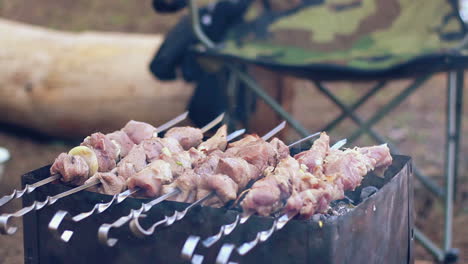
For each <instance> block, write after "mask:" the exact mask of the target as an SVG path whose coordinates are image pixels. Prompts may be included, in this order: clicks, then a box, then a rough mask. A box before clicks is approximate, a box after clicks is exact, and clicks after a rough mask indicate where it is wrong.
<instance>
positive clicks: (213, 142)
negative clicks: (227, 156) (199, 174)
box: [198, 125, 227, 154]
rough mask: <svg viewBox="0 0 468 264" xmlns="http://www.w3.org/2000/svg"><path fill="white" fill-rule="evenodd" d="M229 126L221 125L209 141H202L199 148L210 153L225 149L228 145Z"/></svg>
mask: <svg viewBox="0 0 468 264" xmlns="http://www.w3.org/2000/svg"><path fill="white" fill-rule="evenodd" d="M226 138H227V126H226V125H223V126H221V127H220V128H219V129H218V131H216V133H215V134H214V135H213V136H212V137H211V138H209V139H208V140H207V141H205V142H202V143H201V144H200V145H199V146H198V150H200V151H203V152H205V153H207V154H208V153H210V152H212V151H214V150H217V149H218V150H221V151H224V150H225V149H226V146H227V139H226Z"/></svg>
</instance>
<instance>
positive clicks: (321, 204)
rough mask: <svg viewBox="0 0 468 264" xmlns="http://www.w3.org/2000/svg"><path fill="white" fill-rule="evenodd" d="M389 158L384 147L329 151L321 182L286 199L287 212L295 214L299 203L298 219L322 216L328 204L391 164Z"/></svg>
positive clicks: (386, 148) (305, 186)
mask: <svg viewBox="0 0 468 264" xmlns="http://www.w3.org/2000/svg"><path fill="white" fill-rule="evenodd" d="M391 161H392V157H391V155H390V151H389V149H388V147H387V146H386V145H381V146H374V147H367V148H355V149H347V150H345V151H340V150H330V151H329V153H328V155H327V157H326V159H325V165H324V175H326V176H325V178H324V179H318V182H316V183H315V185H314V184H312V185H309V186H307V185H300V186H301V187H300V188H299V190H300V193H297V194H295V196H294V197H290V198H289V199H288V202H287V205H286V210H287V211H289V212H294V210H297V209H298V207H297V204H298V200H302V206H301V207H300V208H299V210H298V211H296V212H298V213H299V215H300V217H301V218H305V219H308V218H310V217H311V216H312V215H313V214H315V213H316V212H323V211H325V210H326V209H327V208H328V204H329V203H330V202H331V201H333V200H337V199H342V198H344V192H345V191H346V190H354V189H355V188H356V187H357V186H359V185H360V184H361V181H362V178H363V177H364V176H365V175H366V174H367V173H368V172H369V171H371V170H374V169H375V168H385V167H387V166H389V165H390V164H391Z"/></svg>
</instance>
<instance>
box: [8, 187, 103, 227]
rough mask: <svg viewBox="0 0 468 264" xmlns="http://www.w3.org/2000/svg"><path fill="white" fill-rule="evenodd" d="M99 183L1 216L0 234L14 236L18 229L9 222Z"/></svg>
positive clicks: (60, 194) (72, 190) (75, 189)
mask: <svg viewBox="0 0 468 264" xmlns="http://www.w3.org/2000/svg"><path fill="white" fill-rule="evenodd" d="M99 183H100V181H99V180H96V181H92V182H89V183H86V184H83V185H81V186H78V187H76V188H73V189H71V190H68V191H66V192H63V193H59V194H57V195H55V196H47V198H46V199H45V200H44V201H42V202H39V201H35V202H33V203H32V204H31V205H30V206H28V207H23V208H21V209H20V210H18V211H16V212H14V213H11V214H2V215H0V233H1V234H5V235H13V234H14V233H15V232H16V231H17V230H18V228H17V227H14V226H10V225H9V224H8V220H10V219H11V218H17V217H22V216H23V215H25V214H27V213H29V212H31V211H37V210H40V209H42V208H44V207H46V206H48V205H52V204H54V203H56V202H57V201H58V200H59V199H61V198H63V197H66V196H69V195H72V194H74V193H77V192H79V191H82V190H84V189H87V188H89V187H91V186H94V185H97V184H99Z"/></svg>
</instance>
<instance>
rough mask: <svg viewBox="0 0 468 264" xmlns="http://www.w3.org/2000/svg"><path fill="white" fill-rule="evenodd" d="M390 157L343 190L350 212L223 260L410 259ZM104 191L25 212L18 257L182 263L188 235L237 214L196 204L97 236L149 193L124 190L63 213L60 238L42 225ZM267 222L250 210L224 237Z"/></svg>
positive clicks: (401, 178) (51, 190)
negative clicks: (139, 231)
mask: <svg viewBox="0 0 468 264" xmlns="http://www.w3.org/2000/svg"><path fill="white" fill-rule="evenodd" d="M393 159H394V160H393V164H392V165H391V166H390V167H389V168H388V169H387V170H386V171H385V175H384V177H383V178H382V177H378V176H376V175H375V174H373V173H371V174H369V175H367V176H366V177H365V178H364V181H363V182H362V185H361V186H360V187H359V188H357V189H356V190H355V191H353V192H349V193H347V196H348V197H349V198H350V199H352V200H354V201H357V202H358V204H357V206H356V207H355V208H354V209H353V210H351V211H350V212H348V213H346V214H344V215H340V216H330V217H327V218H324V219H322V220H323V221H322V220H320V221H316V220H315V221H314V220H308V221H302V220H292V221H290V222H289V223H288V224H287V225H286V226H285V227H284V228H283V229H281V230H280V231H278V232H277V233H275V234H274V235H273V236H272V237H271V239H269V240H268V241H267V242H265V243H261V244H259V245H258V246H257V247H256V248H255V249H253V250H252V251H251V252H250V253H249V254H247V255H245V256H239V255H236V254H235V252H233V254H232V256H231V258H230V260H231V261H233V262H238V263H259V262H260V263H306V262H307V263H413V256H412V247H413V246H412V244H413V243H412V241H413V216H412V211H413V196H412V177H411V176H412V170H411V159H410V158H409V157H406V156H400V155H395V156H393ZM49 167H50V166H46V167H42V168H39V169H37V170H34V171H32V172H29V173H27V174H25V175H23V177H22V183H23V186H25V185H26V184H32V183H34V182H37V181H39V180H41V179H44V178H46V177H48V176H50V174H49ZM366 186H375V187H377V188H378V189H379V191H378V192H376V193H375V194H374V195H372V196H370V197H369V198H367V199H365V200H364V201H360V195H361V190H362V188H364V187H366ZM69 189H70V187H68V186H65V185H62V184H48V185H45V186H43V187H40V188H39V189H38V190H36V191H35V192H32V193H31V194H29V195H26V196H24V197H23V204H24V205H25V206H27V205H29V204H31V203H32V202H33V201H42V200H44V199H45V198H46V197H47V196H48V195H55V194H58V193H61V192H63V191H66V190H69ZM110 198H111V197H110V196H107V195H102V194H98V193H93V192H88V191H84V192H80V193H77V194H74V195H72V196H69V197H65V198H64V199H61V200H59V201H57V203H55V204H53V205H52V206H48V207H45V208H43V209H42V210H39V211H34V212H31V213H29V214H27V215H26V216H24V218H23V221H24V241H25V242H24V247H25V263H89V262H92V263H98V262H103V263H104V262H105V263H138V262H139V263H186V261H185V260H183V259H182V258H181V254H180V253H181V249H182V247H183V246H184V243H185V241H186V239H187V237H188V236H189V235H198V236H201V237H208V236H211V235H212V234H215V233H217V232H218V231H219V228H220V226H221V225H223V224H225V223H230V222H232V221H233V220H234V219H235V217H236V215H237V214H238V211H236V210H235V209H226V208H211V207H200V206H197V207H195V208H194V209H193V210H191V211H189V213H188V214H187V216H186V217H185V218H184V219H183V220H182V221H179V222H176V223H175V224H174V225H173V226H171V227H169V228H163V229H159V230H158V231H156V233H155V234H154V235H153V236H151V237H148V238H145V239H139V238H136V237H135V236H134V235H133V234H132V233H131V232H130V230H129V228H128V225H126V226H124V227H123V228H119V229H115V230H112V232H111V236H112V237H115V238H118V239H119V242H118V243H117V245H116V246H115V247H108V246H105V245H102V244H101V243H99V241H98V237H97V230H98V228H99V226H100V225H101V224H103V223H111V222H114V221H115V220H116V219H118V218H119V217H121V216H123V215H127V214H128V213H129V212H130V210H131V209H137V208H139V207H140V206H141V203H142V202H147V201H148V200H145V199H134V198H129V199H127V200H125V201H124V202H122V203H120V204H118V205H116V206H112V207H111V208H110V209H109V210H108V211H106V212H104V213H102V214H99V215H97V216H93V217H90V218H88V219H86V220H84V221H82V222H79V223H73V222H69V221H65V222H64V223H63V224H62V226H61V228H62V229H66V228H68V227H71V226H73V230H74V231H75V235H74V236H73V237H72V239H71V240H70V242H69V243H64V242H62V241H61V240H60V239H59V238H58V237H56V236H55V235H54V233H51V232H50V231H49V229H48V223H49V221H50V220H51V219H52V217H53V216H54V214H55V213H56V212H57V210H60V209H61V210H66V211H68V212H70V213H71V214H73V215H75V214H78V213H81V212H84V211H87V210H90V209H91V208H93V206H94V205H95V204H96V203H99V202H106V201H109V200H110ZM186 206H187V204H185V203H177V202H170V201H166V202H163V203H161V204H158V205H157V206H156V207H155V208H153V209H152V210H151V211H149V212H148V213H147V216H146V218H144V219H142V220H141V222H142V225H144V224H145V221H147V220H149V222H150V223H152V222H154V220H156V219H162V218H164V216H165V215H172V214H173V213H174V210H183V209H184V208H185V207H186ZM272 222H273V218H272V217H258V216H252V218H251V219H250V220H249V221H248V222H247V223H245V224H244V225H242V226H240V227H239V228H237V229H236V230H235V231H234V232H233V233H232V234H230V235H229V236H227V237H226V238H225V239H224V240H223V242H229V243H233V244H235V245H239V244H241V243H243V242H245V241H248V240H251V239H253V238H255V236H256V233H257V232H258V231H262V230H266V229H269V228H270V227H271V224H272ZM60 231H62V230H60ZM222 244H223V243H218V244H217V245H215V246H213V247H211V248H209V249H206V248H204V247H203V246H202V245H198V247H197V249H196V253H197V254H199V255H200V256H203V259H201V258H200V257H199V258H198V261H201V260H202V261H203V263H215V260H216V257H217V254H218V251H219V250H220V247H221V245H222Z"/></svg>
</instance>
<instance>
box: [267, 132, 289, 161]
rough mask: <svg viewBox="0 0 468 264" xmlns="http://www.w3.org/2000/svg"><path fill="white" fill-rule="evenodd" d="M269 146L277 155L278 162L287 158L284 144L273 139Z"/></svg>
mask: <svg viewBox="0 0 468 264" xmlns="http://www.w3.org/2000/svg"><path fill="white" fill-rule="evenodd" d="M270 144H271V145H272V146H273V148H274V149H275V150H276V152H277V153H278V159H279V160H282V159H285V158H286V157H288V156H289V148H288V146H286V144H284V142H283V141H281V140H280V139H278V138H276V137H275V138H273V139H272V140H271V141H270Z"/></svg>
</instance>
